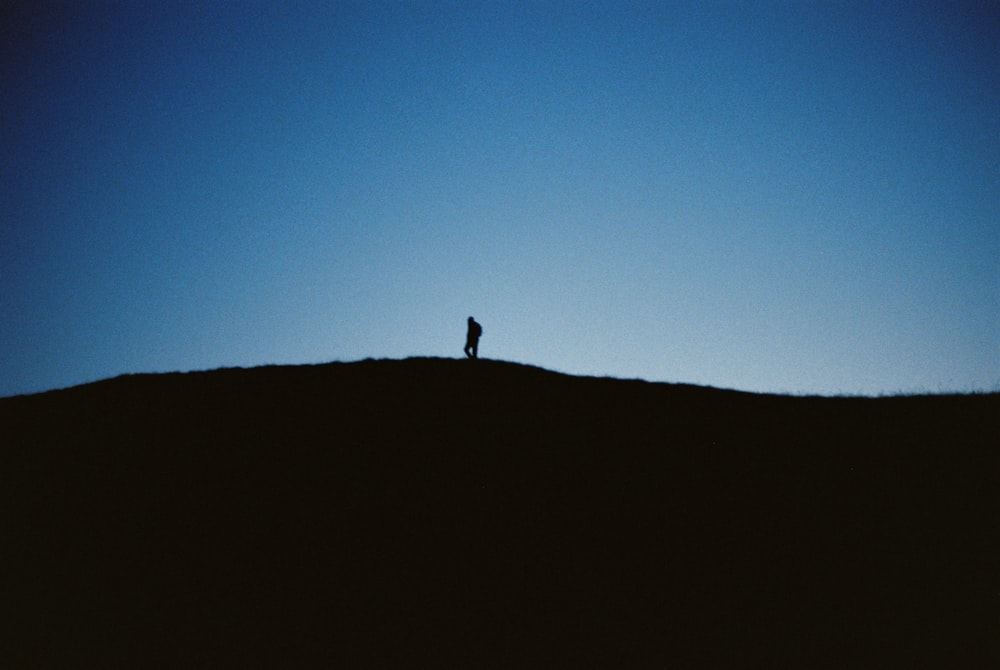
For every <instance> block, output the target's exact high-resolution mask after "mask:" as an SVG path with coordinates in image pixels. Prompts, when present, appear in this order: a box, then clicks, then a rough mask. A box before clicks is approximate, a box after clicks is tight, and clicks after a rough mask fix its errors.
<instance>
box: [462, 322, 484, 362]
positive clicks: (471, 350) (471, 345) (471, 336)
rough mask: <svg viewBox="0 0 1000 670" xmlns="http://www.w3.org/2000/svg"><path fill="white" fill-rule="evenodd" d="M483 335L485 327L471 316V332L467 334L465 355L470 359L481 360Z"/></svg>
mask: <svg viewBox="0 0 1000 670" xmlns="http://www.w3.org/2000/svg"><path fill="white" fill-rule="evenodd" d="M482 334H483V327H482V326H480V325H479V324H478V323H476V320H475V319H473V318H472V317H471V316H470V317H469V330H468V332H467V333H466V334H465V355H466V356H468V357H469V358H479V337H480V336H481V335H482Z"/></svg>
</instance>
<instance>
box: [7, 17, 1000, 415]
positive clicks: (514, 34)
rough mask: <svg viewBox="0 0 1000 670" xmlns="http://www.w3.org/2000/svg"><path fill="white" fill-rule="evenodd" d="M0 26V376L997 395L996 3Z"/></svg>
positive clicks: (104, 20) (24, 382)
mask: <svg viewBox="0 0 1000 670" xmlns="http://www.w3.org/2000/svg"><path fill="white" fill-rule="evenodd" d="M21 4H22V5H23V6H22V7H20V8H14V9H5V10H3V20H0V76H2V81H0V83H2V85H3V90H4V91H5V93H4V101H3V103H2V104H0V124H2V126H0V128H2V133H0V158H2V160H0V395H11V394H16V393H25V392H35V391H41V390H46V389H51V388H57V387H63V386H68V385H74V384H79V383H83V382H87V381H92V380H96V379H101V378H105V377H110V376H115V375H118V374H123V373H134V372H163V371H175V370H196V369H211V368H217V367H223V366H255V365H263V364H296V363H317V362H325V361H330V360H345V361H347V360H357V359H361V358H366V357H374V358H383V357H390V358H397V357H407V356H425V355H426V356H449V357H458V356H462V345H463V344H464V333H465V321H466V318H467V317H468V316H469V315H474V316H475V317H476V318H477V320H478V321H479V322H480V323H482V324H483V327H484V330H485V334H484V336H483V340H482V342H481V346H480V354H481V355H482V356H485V357H488V358H500V359H506V360H513V361H519V362H524V363H531V364H537V365H541V366H544V367H547V368H551V369H555V370H560V371H564V372H569V373H575V374H593V375H609V376H618V377H641V378H644V379H649V380H656V381H670V382H687V383H695V384H708V385H713V386H720V387H726V388H739V389H745V390H753V391H777V392H793V393H820V394H835V393H862V394H878V393H894V392H914V391H931V392H938V391H951V390H957V391H972V390H994V389H997V388H1000V48H998V47H997V45H998V44H1000V7H998V6H997V5H996V4H993V3H981V4H980V3H974V2H968V3H966V2H940V3H934V2H931V3H924V2H905V3H897V2H884V1H879V2H870V3H868V2H807V1H804V0H803V1H794V2H792V1H789V2H778V3H767V2H759V3H758V2H735V1H733V2H711V1H709V2H703V1H700V2H690V3H689V2H651V3H628V2H608V3H588V2H583V1H573V2H499V3H493V2H440V3H439V2H430V1H412V2H389V3H379V2H357V3H353V2H350V3H348V2H315V3H310V2H287V3H286V2H278V3H275V2H268V3H265V2H260V3H258V2H252V1H251V0H233V1H222V0H219V1H212V2H207V1H206V2H200V1H196V0H185V1H183V2H152V1H146V0H139V1H136V2H120V3H119V2H116V3H111V2H97V3H89V2H66V3H21Z"/></svg>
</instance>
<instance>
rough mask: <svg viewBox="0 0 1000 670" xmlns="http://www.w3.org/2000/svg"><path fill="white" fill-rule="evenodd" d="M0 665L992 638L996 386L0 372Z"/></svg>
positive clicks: (963, 647)
mask: <svg viewBox="0 0 1000 670" xmlns="http://www.w3.org/2000/svg"><path fill="white" fill-rule="evenodd" d="M0 503H2V506H0V524H2V525H0V532H2V546H0V603H2V604H0V608H2V609H0V614H2V616H0V620H3V621H6V623H3V624H0V665H3V666H4V667H8V668H35V667H42V668H74V667H87V668H114V667H128V668H139V667H142V668H223V667H232V668H254V667H267V668H277V667H281V668H286V667H287V668H314V667H315V668H318V667H344V668H385V667H413V668H434V667H455V668H494V667H495V668H564V667H565V668H580V667H601V668H612V667H613V668H644V667H658V668H665V667H669V668H812V669H816V668H852V669H857V668H967V669H969V668H988V667H989V668H996V667H1000V394H990V395H970V396H931V397H907V398H880V399H865V398H853V399H852V398H790V397H780V396H762V395H753V394H744V393H737V392H731V391H719V390H714V389H705V388H698V387H693V386H683V385H668V384H649V383H645V382H639V381H621V380H612V379H595V378H579V377H570V376H565V375H559V374H555V373H551V372H546V371H544V370H540V369H537V368H530V367H526V366H520V365H515V364H510V363H501V362H495V361H482V360H481V361H465V360H461V361H459V360H441V359H436V360H435V359H410V360H405V361H365V362H360V363H348V364H337V363H335V364H329V365H318V366H299V367H266V368H256V369H249V370H240V369H235V370H218V371H214V372H205V373H190V374H170V375H136V376H127V377H120V378H117V379H113V380H108V381H104V382H99V383H96V384H90V385H86V386H82V387H76V388H73V389H69V390H65V391H58V392H53V393H48V394H42V395H37V396H27V397H18V398H10V399H2V400H0Z"/></svg>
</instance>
